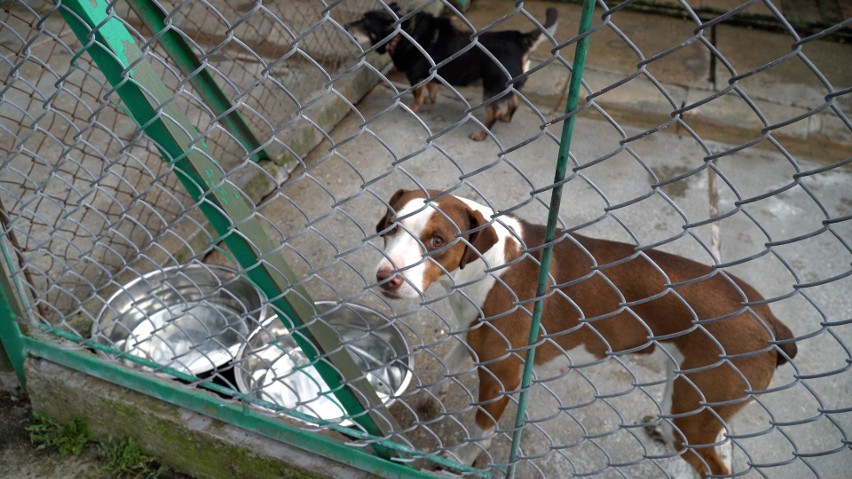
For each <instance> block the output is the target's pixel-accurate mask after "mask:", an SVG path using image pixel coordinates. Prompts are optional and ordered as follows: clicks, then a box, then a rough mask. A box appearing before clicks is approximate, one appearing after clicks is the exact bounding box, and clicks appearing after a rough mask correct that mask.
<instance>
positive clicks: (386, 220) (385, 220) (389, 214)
mask: <svg viewBox="0 0 852 479" xmlns="http://www.w3.org/2000/svg"><path fill="white" fill-rule="evenodd" d="M405 193H406V191H405V190H403V189H402V188H400V189H398V190H396V193H394V194H393V196H391V197H390V199H389V200H388V210H387V211H386V212H385V216H383V217H382V219H381V220H380V221H379V224H377V225H376V233H381V232H382V231H383V230H385V229H387V227H388V226H390V224H391V223H392V222H393V215H394V211H393V205H394V203H396V202H397V201H399V199H400V198H402V195H404V194H405Z"/></svg>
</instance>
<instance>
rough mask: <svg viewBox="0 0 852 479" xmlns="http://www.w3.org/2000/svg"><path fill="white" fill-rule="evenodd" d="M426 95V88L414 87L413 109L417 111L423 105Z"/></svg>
mask: <svg viewBox="0 0 852 479" xmlns="http://www.w3.org/2000/svg"><path fill="white" fill-rule="evenodd" d="M425 96H426V88H424V87H422V86H421V87H417V88H415V89H414V103H413V104H412V105H411V111H413V112H415V113H417V111H418V110H420V107H421V106H422V105H423V97H425Z"/></svg>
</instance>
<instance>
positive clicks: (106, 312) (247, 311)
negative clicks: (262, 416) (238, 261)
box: [92, 264, 266, 376]
mask: <svg viewBox="0 0 852 479" xmlns="http://www.w3.org/2000/svg"><path fill="white" fill-rule="evenodd" d="M265 310H266V308H265V307H264V306H263V300H262V298H261V296H260V293H259V292H258V290H257V289H256V288H255V287H254V285H252V284H251V282H249V281H248V280H246V279H245V278H242V277H240V276H239V275H238V274H237V273H236V272H235V271H233V270H230V269H228V268H224V267H219V266H209V265H202V264H193V265H188V266H175V267H170V268H166V269H163V270H160V271H154V272H152V273H149V274H146V275H145V276H142V277H141V278H137V279H135V280H133V281H131V282H130V283H128V284H126V285H125V286H123V287H122V288H120V289H119V290H118V292H116V293H115V294H113V295H112V297H111V298H109V300H108V301H107V304H106V305H105V306H104V307H103V309H102V310H101V313H100V315H99V317H98V320H97V321H95V323H94V324H93V325H92V339H94V340H95V341H97V342H98V343H101V344H104V345H107V346H111V347H112V348H114V349H117V350H119V351H121V352H123V353H127V354H130V355H133V356H136V357H139V358H143V359H147V360H149V361H153V362H155V363H157V364H159V365H162V366H166V367H169V368H172V369H175V370H177V371H180V372H183V373H187V374H191V375H194V376H198V375H200V374H204V373H206V372H209V371H212V370H213V369H215V368H217V367H220V366H222V365H224V364H226V363H227V362H229V361H232V360H233V359H234V358H236V355H237V352H238V351H239V349H240V347H241V346H242V345H243V344H245V341H246V339H247V338H248V336H249V333H251V331H253V330H254V329H255V328H257V325H259V324H261V323H263V321H264V320H265V319H266V318H265ZM101 353H102V354H104V355H106V356H112V357H115V356H116V355H113V354H108V353H105V352H103V351H101ZM122 362H123V363H124V364H126V365H128V366H133V367H140V365H139V363H137V362H134V361H132V360H129V359H126V358H124V359H122Z"/></svg>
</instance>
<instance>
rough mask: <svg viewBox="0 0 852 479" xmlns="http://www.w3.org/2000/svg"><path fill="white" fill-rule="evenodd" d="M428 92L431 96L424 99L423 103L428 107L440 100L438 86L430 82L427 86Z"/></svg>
mask: <svg viewBox="0 0 852 479" xmlns="http://www.w3.org/2000/svg"><path fill="white" fill-rule="evenodd" d="M426 90H428V91H429V95H428V96H427V97H426V98H424V99H423V101H424V102H425V103H426V104H427V105H431V104H432V103H435V99H436V98H438V84H437V83H435V82H433V81H430V82H429V83H427V84H426Z"/></svg>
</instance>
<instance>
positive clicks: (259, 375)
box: [234, 302, 414, 425]
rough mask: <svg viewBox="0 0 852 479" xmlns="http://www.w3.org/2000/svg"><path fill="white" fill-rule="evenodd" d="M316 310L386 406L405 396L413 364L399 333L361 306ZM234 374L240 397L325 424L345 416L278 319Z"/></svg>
mask: <svg viewBox="0 0 852 479" xmlns="http://www.w3.org/2000/svg"><path fill="white" fill-rule="evenodd" d="M316 309H317V313H318V317H319V318H320V320H322V321H325V322H326V323H327V324H328V325H329V326H331V328H332V329H334V330H335V331H336V332H337V334H339V335H340V338H341V343H342V344H343V346H344V347H345V348H346V350H348V351H349V352H350V353H351V354H352V357H353V359H354V360H355V363H356V364H357V365H358V366H359V368H360V369H361V371H364V372H367V373H368V374H367V380H368V381H369V382H370V384H372V385H373V387H374V388H375V390H376V393H377V394H378V396H379V398H380V399H381V400H382V402H384V403H386V404H389V403H391V402H393V400H394V399H395V398H396V397H397V396H399V395H400V394H402V392H403V391H405V388H406V387H408V383H409V382H410V381H411V376H412V370H413V366H414V365H413V358H412V356H411V354H410V350H409V347H408V343H407V341H406V340H405V336H404V335H403V334H402V331H400V330H399V328H397V327H396V326H395V325H394V324H392V323H391V322H390V321H389V320H388V319H387V318H385V317H384V316H382V315H380V314H379V313H377V312H376V311H373V310H371V309H368V308H365V307H363V306H359V305H354V304H338V303H334V302H318V303H317V304H316ZM234 369H235V375H236V381H237V388H238V389H239V390H240V392H242V393H245V394H249V395H251V396H253V397H255V398H258V399H261V400H264V401H268V402H271V403H273V404H276V405H278V406H281V407H284V408H287V409H291V410H296V411H299V412H301V413H303V414H307V415H310V416H313V417H317V418H320V419H324V420H326V421H337V420H339V419H340V418H341V417H343V416H345V414H346V413H345V411H344V409H343V407H342V406H341V405H340V404H339V403H338V402H337V400H336V398H334V396H333V395H332V394H330V393H329V389H328V386H326V385H325V383H324V382H323V380H322V378H321V377H320V375H319V373H318V372H317V370H316V369H315V368H314V367H313V366H311V365H310V363H309V361H308V358H307V357H306V356H305V354H304V353H302V351H301V349H299V347H298V346H297V345H296V341H295V340H294V339H293V337H292V335H291V334H290V333H289V331H288V330H287V328H286V327H285V326H284V324H282V322H281V321H280V320H279V319H278V317H277V316H272V317H270V318H269V319H268V320H267V321H266V322H265V323H264V324H263V325H262V326H261V327H260V328H258V330H257V331H255V332H254V333H252V335H251V337H250V338H249V341H248V343H247V344H246V345H245V347H244V348H243V349H242V350H241V351H240V352H239V353H238V359H237V364H236V366H235V368H234ZM341 424H343V425H350V424H352V422H351V421H349V420H344V421H341Z"/></svg>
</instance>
